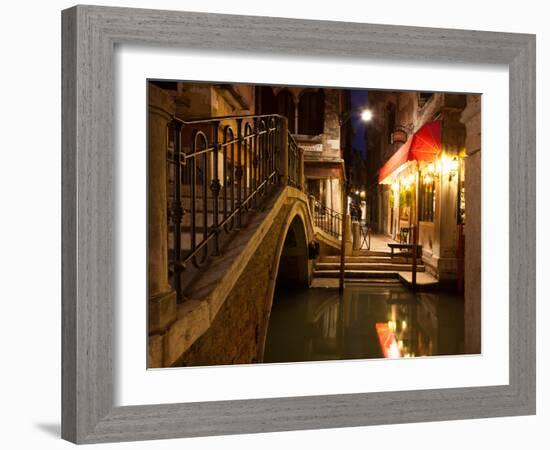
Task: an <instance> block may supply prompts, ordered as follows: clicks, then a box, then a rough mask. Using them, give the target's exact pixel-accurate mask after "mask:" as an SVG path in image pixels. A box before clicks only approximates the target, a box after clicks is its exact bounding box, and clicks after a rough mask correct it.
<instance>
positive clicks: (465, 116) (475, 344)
mask: <svg viewBox="0 0 550 450" xmlns="http://www.w3.org/2000/svg"><path fill="white" fill-rule="evenodd" d="M467 102H468V103H467V106H466V109H465V110H464V112H463V113H462V121H463V122H464V124H465V125H466V154H467V157H466V159H465V164H466V168H465V172H466V173H465V194H466V226H465V260H466V262H467V264H465V273H464V281H465V284H464V314H465V329H464V347H465V351H466V352H467V353H480V352H481V106H480V105H481V96H479V95H468V98H467Z"/></svg>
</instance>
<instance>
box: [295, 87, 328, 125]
mask: <svg viewBox="0 0 550 450" xmlns="http://www.w3.org/2000/svg"><path fill="white" fill-rule="evenodd" d="M324 97H325V96H324V94H323V91H322V90H319V91H317V92H315V91H306V92H304V93H303V94H302V95H301V96H300V103H299V104H298V134H307V135H317V134H321V133H323V122H324V110H325V98H324Z"/></svg>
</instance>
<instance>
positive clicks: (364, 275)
mask: <svg viewBox="0 0 550 450" xmlns="http://www.w3.org/2000/svg"><path fill="white" fill-rule="evenodd" d="M313 274H314V277H315V278H340V270H315V271H314V273H313ZM344 278H345V279H348V278H359V279H377V280H378V279H387V278H393V279H399V272H397V271H389V270H346V271H345V272H344Z"/></svg>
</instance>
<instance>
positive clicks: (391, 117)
mask: <svg viewBox="0 0 550 450" xmlns="http://www.w3.org/2000/svg"><path fill="white" fill-rule="evenodd" d="M386 125H387V128H386V136H387V141H388V144H393V138H392V134H393V132H394V130H395V105H394V104H393V103H388V106H387V107H386Z"/></svg>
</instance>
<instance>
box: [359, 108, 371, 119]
mask: <svg viewBox="0 0 550 450" xmlns="http://www.w3.org/2000/svg"><path fill="white" fill-rule="evenodd" d="M371 119H372V111H371V110H370V109H364V110H363V111H362V112H361V120H362V121H363V122H369V121H370V120H371Z"/></svg>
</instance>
